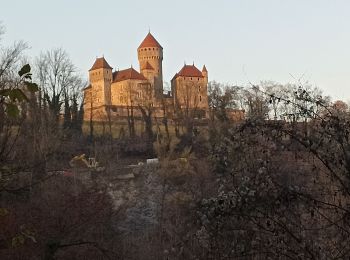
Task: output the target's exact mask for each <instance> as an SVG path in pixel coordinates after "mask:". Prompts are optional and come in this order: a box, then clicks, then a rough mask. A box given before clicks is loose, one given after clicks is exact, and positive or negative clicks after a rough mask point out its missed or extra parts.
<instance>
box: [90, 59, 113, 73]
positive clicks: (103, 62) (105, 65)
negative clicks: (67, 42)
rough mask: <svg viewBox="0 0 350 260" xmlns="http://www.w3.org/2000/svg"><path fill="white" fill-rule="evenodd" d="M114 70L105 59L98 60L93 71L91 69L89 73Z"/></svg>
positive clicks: (93, 66)
mask: <svg viewBox="0 0 350 260" xmlns="http://www.w3.org/2000/svg"><path fill="white" fill-rule="evenodd" d="M102 68H104V69H112V67H111V66H109V64H108V62H107V61H106V60H105V58H104V57H101V58H96V60H95V63H94V65H92V67H91V69H89V71H91V70H97V69H102Z"/></svg>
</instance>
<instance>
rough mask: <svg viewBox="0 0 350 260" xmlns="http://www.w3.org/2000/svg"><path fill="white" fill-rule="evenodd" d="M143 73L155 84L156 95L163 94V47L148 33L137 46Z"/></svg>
mask: <svg viewBox="0 0 350 260" xmlns="http://www.w3.org/2000/svg"><path fill="white" fill-rule="evenodd" d="M137 55H138V60H139V64H140V72H141V74H142V75H143V76H144V77H145V78H147V79H148V80H149V81H150V82H151V84H152V85H153V86H154V90H155V94H156V96H159V97H160V96H161V95H162V94H163V67H162V62H163V47H162V46H161V45H160V44H159V43H158V41H157V40H156V39H155V38H154V37H153V35H152V34H151V33H148V34H147V36H146V37H145V39H144V40H143V41H142V43H141V44H140V46H139V47H138V48H137Z"/></svg>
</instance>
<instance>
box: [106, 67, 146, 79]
mask: <svg viewBox="0 0 350 260" xmlns="http://www.w3.org/2000/svg"><path fill="white" fill-rule="evenodd" d="M128 79H135V80H147V79H146V78H145V77H144V76H143V75H142V74H140V73H139V72H138V71H136V70H135V69H134V68H132V67H131V68H129V69H125V70H120V71H116V72H113V82H119V81H123V80H128Z"/></svg>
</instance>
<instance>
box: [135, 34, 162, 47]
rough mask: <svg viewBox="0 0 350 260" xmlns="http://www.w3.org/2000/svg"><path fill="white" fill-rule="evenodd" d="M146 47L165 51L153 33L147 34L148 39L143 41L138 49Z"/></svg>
mask: <svg viewBox="0 0 350 260" xmlns="http://www.w3.org/2000/svg"><path fill="white" fill-rule="evenodd" d="M145 47H159V48H162V49H163V47H162V46H161V45H160V44H159V42H158V41H157V40H156V39H155V38H154V37H153V35H152V34H151V33H148V34H147V36H146V38H145V39H144V40H143V41H142V43H141V44H140V46H139V47H138V49H140V48H145Z"/></svg>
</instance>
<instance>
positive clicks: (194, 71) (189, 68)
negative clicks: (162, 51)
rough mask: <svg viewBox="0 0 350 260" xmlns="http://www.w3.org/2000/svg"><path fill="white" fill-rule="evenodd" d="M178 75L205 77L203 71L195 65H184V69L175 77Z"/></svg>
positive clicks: (176, 75)
mask: <svg viewBox="0 0 350 260" xmlns="http://www.w3.org/2000/svg"><path fill="white" fill-rule="evenodd" d="M177 77H197V78H203V74H202V72H201V71H200V70H199V69H198V68H197V67H196V66H195V65H184V66H183V67H182V69H181V70H180V71H179V72H178V73H176V74H175V76H174V77H173V79H175V78H177Z"/></svg>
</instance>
